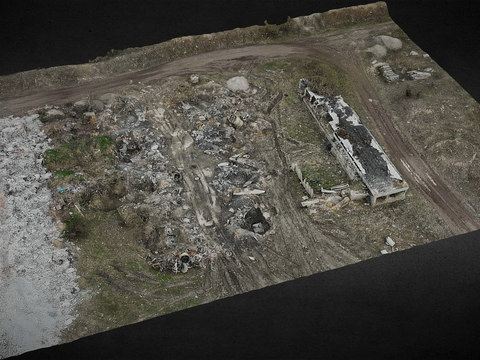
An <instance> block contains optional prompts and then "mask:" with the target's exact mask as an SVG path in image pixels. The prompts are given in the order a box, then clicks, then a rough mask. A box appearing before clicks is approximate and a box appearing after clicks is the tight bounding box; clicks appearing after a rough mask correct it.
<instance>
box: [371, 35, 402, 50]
mask: <svg viewBox="0 0 480 360" xmlns="http://www.w3.org/2000/svg"><path fill="white" fill-rule="evenodd" d="M374 40H375V42H376V43H377V44H378V45H382V46H384V47H385V48H386V49H388V50H400V49H401V48H402V41H401V40H400V39H397V38H394V37H391V36H386V35H380V36H376V37H375V38H374Z"/></svg>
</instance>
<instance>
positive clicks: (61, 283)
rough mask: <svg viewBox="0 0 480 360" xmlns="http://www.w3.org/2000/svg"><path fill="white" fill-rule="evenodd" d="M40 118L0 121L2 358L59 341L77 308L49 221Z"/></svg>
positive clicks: (72, 280) (72, 277)
mask: <svg viewBox="0 0 480 360" xmlns="http://www.w3.org/2000/svg"><path fill="white" fill-rule="evenodd" d="M37 118H38V115H32V116H27V117H23V118H14V117H9V118H6V119H0V359H2V358H5V357H10V356H13V355H18V354H21V353H24V352H27V351H31V350H34V349H37V348H40V347H47V346H52V345H55V344H57V343H59V341H60V335H61V331H62V330H63V329H65V328H66V327H67V326H68V325H69V324H71V323H72V321H73V320H74V319H75V316H74V315H72V314H71V313H72V311H73V309H74V306H75V305H76V304H77V302H78V301H79V288H78V285H77V282H76V279H77V275H76V270H75V269H74V268H73V267H71V261H73V259H72V257H71V255H70V253H69V251H68V250H67V249H66V248H64V249H60V248H57V247H55V246H54V245H53V244H52V242H53V241H59V237H60V234H59V232H58V228H57V226H56V224H55V223H53V222H52V220H51V218H50V217H49V213H48V211H49V203H50V202H51V194H50V191H49V189H48V188H47V186H46V182H47V180H48V178H49V177H50V176H51V174H50V173H47V172H46V170H45V168H44V167H43V166H42V155H43V153H44V151H45V150H47V149H48V148H49V141H50V140H49V139H47V136H46V135H45V134H44V133H43V131H41V130H40V126H41V122H40V121H39V120H38V119H37Z"/></svg>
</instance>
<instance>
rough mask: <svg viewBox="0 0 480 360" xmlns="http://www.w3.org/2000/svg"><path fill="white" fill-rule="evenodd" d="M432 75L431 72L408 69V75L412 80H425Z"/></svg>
mask: <svg viewBox="0 0 480 360" xmlns="http://www.w3.org/2000/svg"><path fill="white" fill-rule="evenodd" d="M430 76H432V74H431V73H429V72H423V71H416V70H412V71H407V77H408V78H409V79H410V80H424V79H428V78H429V77H430Z"/></svg>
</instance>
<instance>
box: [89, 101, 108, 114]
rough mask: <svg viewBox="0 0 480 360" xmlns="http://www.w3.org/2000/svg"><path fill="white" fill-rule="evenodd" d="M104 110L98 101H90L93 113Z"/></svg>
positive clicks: (101, 103)
mask: <svg viewBox="0 0 480 360" xmlns="http://www.w3.org/2000/svg"><path fill="white" fill-rule="evenodd" d="M104 109H105V105H104V104H103V102H101V101H100V100H93V101H92V110H93V111H95V112H101V111H103V110H104Z"/></svg>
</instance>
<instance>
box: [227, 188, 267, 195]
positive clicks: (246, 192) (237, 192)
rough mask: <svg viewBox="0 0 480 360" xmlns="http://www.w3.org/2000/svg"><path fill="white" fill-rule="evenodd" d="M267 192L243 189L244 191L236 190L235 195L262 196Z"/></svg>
mask: <svg viewBox="0 0 480 360" xmlns="http://www.w3.org/2000/svg"><path fill="white" fill-rule="evenodd" d="M264 193H265V190H259V189H253V190H250V189H242V190H236V191H234V192H233V195H236V196H240V195H260V194H264Z"/></svg>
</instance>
